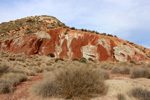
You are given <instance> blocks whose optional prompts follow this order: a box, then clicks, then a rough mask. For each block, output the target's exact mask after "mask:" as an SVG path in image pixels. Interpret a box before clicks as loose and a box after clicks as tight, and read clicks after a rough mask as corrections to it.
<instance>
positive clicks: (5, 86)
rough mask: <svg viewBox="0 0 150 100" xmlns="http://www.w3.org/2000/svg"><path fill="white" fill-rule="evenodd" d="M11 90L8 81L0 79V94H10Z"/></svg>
mask: <svg viewBox="0 0 150 100" xmlns="http://www.w3.org/2000/svg"><path fill="white" fill-rule="evenodd" d="M12 90H13V89H12V85H11V84H10V81H6V80H2V79H0V94H5V93H10V92H12Z"/></svg>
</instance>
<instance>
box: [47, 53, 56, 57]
mask: <svg viewBox="0 0 150 100" xmlns="http://www.w3.org/2000/svg"><path fill="white" fill-rule="evenodd" d="M47 56H49V57H55V55H54V54H53V53H49V54H48V55H47Z"/></svg>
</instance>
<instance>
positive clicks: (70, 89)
mask: <svg viewBox="0 0 150 100" xmlns="http://www.w3.org/2000/svg"><path fill="white" fill-rule="evenodd" d="M51 73H52V72H51ZM107 90H108V87H107V86H106V85H105V82H104V80H103V78H102V77H101V76H100V74H99V73H98V72H96V70H93V69H92V68H91V67H87V66H86V67H84V66H83V67H78V66H71V68H69V67H66V68H60V69H58V70H55V72H54V73H53V74H51V75H49V77H46V78H45V80H44V81H43V82H41V83H39V84H36V85H35V86H33V93H35V94H36V95H37V96H41V97H43V98H46V97H51V96H56V97H64V98H66V99H71V98H74V97H80V98H82V99H85V98H90V97H94V96H99V95H104V94H106V93H107Z"/></svg>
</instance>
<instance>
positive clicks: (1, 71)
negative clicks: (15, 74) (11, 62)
mask: <svg viewBox="0 0 150 100" xmlns="http://www.w3.org/2000/svg"><path fill="white" fill-rule="evenodd" d="M8 70H9V66H7V65H3V66H1V67H0V76H1V75H3V74H4V73H6V72H8Z"/></svg>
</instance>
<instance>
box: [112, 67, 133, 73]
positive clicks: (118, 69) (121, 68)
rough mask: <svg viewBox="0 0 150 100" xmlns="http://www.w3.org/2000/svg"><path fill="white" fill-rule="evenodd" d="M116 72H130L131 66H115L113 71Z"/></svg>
mask: <svg viewBox="0 0 150 100" xmlns="http://www.w3.org/2000/svg"><path fill="white" fill-rule="evenodd" d="M111 73H114V74H130V68H128V67H114V68H113V69H112V71H111Z"/></svg>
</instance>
